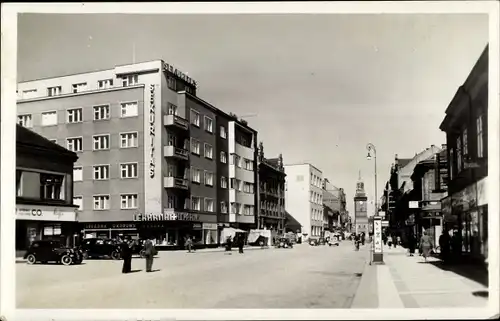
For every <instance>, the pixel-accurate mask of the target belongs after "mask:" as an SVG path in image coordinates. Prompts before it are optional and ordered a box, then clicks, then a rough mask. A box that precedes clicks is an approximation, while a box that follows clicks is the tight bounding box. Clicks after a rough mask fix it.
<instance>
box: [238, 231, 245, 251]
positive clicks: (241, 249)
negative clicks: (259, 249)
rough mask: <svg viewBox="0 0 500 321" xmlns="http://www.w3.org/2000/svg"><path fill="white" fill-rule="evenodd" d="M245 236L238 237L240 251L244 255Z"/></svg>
mask: <svg viewBox="0 0 500 321" xmlns="http://www.w3.org/2000/svg"><path fill="white" fill-rule="evenodd" d="M243 235H244V234H240V235H239V236H238V249H239V252H240V253H241V254H243V246H244V245H245V238H244V237H243Z"/></svg>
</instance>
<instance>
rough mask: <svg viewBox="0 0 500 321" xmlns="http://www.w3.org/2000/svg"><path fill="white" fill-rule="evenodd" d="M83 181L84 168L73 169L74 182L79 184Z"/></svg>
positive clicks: (76, 167)
mask: <svg viewBox="0 0 500 321" xmlns="http://www.w3.org/2000/svg"><path fill="white" fill-rule="evenodd" d="M82 180H83V167H82V166H75V167H73V181H74V182H79V181H82Z"/></svg>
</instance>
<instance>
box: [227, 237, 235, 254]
mask: <svg viewBox="0 0 500 321" xmlns="http://www.w3.org/2000/svg"><path fill="white" fill-rule="evenodd" d="M232 245H233V244H232V240H231V236H228V237H227V239H226V252H228V253H229V254H231V247H232Z"/></svg>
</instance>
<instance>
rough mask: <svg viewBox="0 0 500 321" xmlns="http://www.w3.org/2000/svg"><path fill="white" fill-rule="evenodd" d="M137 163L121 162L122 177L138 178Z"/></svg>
mask: <svg viewBox="0 0 500 321" xmlns="http://www.w3.org/2000/svg"><path fill="white" fill-rule="evenodd" d="M137 168H138V164H137V163H126V164H120V175H121V176H120V177H121V178H137V172H138V170H137Z"/></svg>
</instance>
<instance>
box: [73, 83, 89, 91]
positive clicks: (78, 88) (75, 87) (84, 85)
mask: <svg viewBox="0 0 500 321" xmlns="http://www.w3.org/2000/svg"><path fill="white" fill-rule="evenodd" d="M85 90H87V83H86V82H83V83H80V84H73V93H74V94H76V93H80V92H82V91H85Z"/></svg>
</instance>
